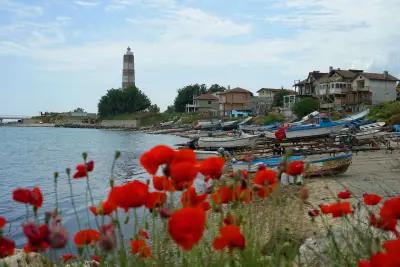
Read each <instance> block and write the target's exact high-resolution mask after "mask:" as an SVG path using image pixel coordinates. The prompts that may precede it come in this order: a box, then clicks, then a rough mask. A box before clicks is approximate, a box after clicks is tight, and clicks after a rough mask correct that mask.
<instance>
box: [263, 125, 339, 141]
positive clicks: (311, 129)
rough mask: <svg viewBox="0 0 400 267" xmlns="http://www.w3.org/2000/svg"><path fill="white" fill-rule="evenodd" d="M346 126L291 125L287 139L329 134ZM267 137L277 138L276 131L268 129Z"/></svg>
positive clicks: (287, 132)
mask: <svg viewBox="0 0 400 267" xmlns="http://www.w3.org/2000/svg"><path fill="white" fill-rule="evenodd" d="M344 127H345V125H344V124H335V123H332V124H326V125H321V124H320V125H318V124H309V125H302V126H296V127H290V128H288V129H287V130H286V139H296V138H304V137H316V136H327V135H331V134H336V133H339V132H340V131H341V130H342V129H343V128H344ZM264 133H265V137H267V138H271V139H275V132H272V131H266V132H264Z"/></svg>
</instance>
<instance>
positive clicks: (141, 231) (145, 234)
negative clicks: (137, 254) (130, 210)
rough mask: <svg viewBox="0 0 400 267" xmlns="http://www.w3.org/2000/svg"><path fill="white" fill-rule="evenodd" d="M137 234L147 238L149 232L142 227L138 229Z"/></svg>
mask: <svg viewBox="0 0 400 267" xmlns="http://www.w3.org/2000/svg"><path fill="white" fill-rule="evenodd" d="M138 234H139V236H140V237H143V238H145V239H149V233H147V232H146V231H145V230H143V229H139V232H138Z"/></svg>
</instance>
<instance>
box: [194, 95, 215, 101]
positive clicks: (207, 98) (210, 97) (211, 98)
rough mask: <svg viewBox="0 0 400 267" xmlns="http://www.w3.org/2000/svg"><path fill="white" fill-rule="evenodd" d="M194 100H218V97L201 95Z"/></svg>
mask: <svg viewBox="0 0 400 267" xmlns="http://www.w3.org/2000/svg"><path fill="white" fill-rule="evenodd" d="M194 99H196V100H218V97H216V96H215V95H212V94H202V95H199V96H196V97H195V98H194Z"/></svg>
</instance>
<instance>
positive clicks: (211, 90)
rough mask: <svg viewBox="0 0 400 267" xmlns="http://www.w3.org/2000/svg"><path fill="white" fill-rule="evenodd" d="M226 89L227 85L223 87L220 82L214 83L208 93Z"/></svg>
mask: <svg viewBox="0 0 400 267" xmlns="http://www.w3.org/2000/svg"><path fill="white" fill-rule="evenodd" d="M225 90H226V88H225V87H223V86H221V85H219V84H213V85H211V86H210V87H209V88H208V90H207V93H216V92H223V91H225Z"/></svg>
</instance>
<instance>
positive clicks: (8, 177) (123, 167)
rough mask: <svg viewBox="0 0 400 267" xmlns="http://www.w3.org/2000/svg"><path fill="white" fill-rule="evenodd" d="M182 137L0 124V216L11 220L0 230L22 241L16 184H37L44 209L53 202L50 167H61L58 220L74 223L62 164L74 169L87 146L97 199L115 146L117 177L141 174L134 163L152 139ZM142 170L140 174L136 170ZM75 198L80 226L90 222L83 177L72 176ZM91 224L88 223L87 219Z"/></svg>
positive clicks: (21, 207)
mask: <svg viewBox="0 0 400 267" xmlns="http://www.w3.org/2000/svg"><path fill="white" fill-rule="evenodd" d="M184 141H186V140H185V139H183V138H180V137H176V136H170V135H148V134H142V133H135V132H130V131H111V130H96V129H65V128H19V127H0V216H4V217H6V218H7V220H8V221H9V222H10V224H9V225H7V227H6V228H5V235H6V236H9V237H11V238H13V239H14V240H15V242H16V244H17V246H22V245H23V244H24V242H25V238H24V236H23V234H22V232H21V223H22V222H23V221H25V214H26V212H25V207H24V205H22V204H19V203H16V202H14V201H12V195H11V192H12V190H13V189H15V188H17V187H33V186H39V187H40V188H41V189H42V192H43V194H44V204H43V207H42V208H41V213H42V215H41V217H43V213H44V211H50V210H52V209H53V208H54V207H55V194H54V184H53V173H54V172H55V171H57V172H59V173H60V177H59V182H58V198H59V205H60V208H61V209H62V211H63V213H62V216H63V223H64V225H65V226H66V227H67V229H68V230H69V232H70V233H73V232H74V231H75V230H76V229H77V228H76V221H75V216H74V213H73V209H72V205H71V199H70V196H69V187H68V183H67V179H66V174H65V169H66V168H67V167H69V168H71V170H72V171H73V170H74V169H75V166H76V164H77V163H80V162H82V152H88V154H89V159H93V160H94V161H95V169H94V171H93V173H91V175H90V184H91V188H92V191H93V194H94V198H95V200H96V202H98V201H100V200H102V199H104V198H105V197H106V196H107V193H108V191H109V185H108V179H109V177H110V169H111V163H112V160H113V157H114V153H115V151H116V150H119V151H121V157H120V159H119V160H118V161H117V164H116V169H115V173H116V175H115V176H116V178H117V180H118V182H117V183H122V182H123V181H126V180H130V179H142V180H146V179H148V178H149V177H148V176H147V175H146V174H143V169H142V168H141V167H140V165H139V163H138V158H139V156H140V155H141V153H142V152H143V151H145V150H147V149H149V148H151V147H152V146H154V145H156V144H167V145H174V144H176V143H182V142H184ZM138 173H141V174H138ZM73 189H74V194H75V203H76V204H77V206H78V209H79V217H80V218H81V221H83V222H84V226H85V227H89V226H93V221H91V222H90V220H89V222H88V220H87V218H88V217H87V214H86V208H87V205H86V195H87V194H86V181H85V179H80V180H74V181H73ZM89 224H91V225H89Z"/></svg>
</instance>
